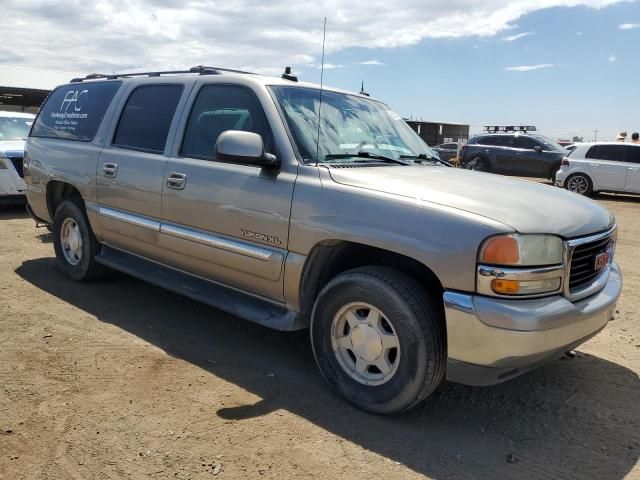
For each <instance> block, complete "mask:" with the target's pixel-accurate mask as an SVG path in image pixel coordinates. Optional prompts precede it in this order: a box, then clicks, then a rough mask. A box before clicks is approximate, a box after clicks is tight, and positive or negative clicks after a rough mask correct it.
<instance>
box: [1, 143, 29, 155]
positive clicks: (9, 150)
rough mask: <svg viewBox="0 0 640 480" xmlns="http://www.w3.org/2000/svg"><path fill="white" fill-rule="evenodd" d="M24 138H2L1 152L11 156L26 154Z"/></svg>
mask: <svg viewBox="0 0 640 480" xmlns="http://www.w3.org/2000/svg"><path fill="white" fill-rule="evenodd" d="M24 144H25V141H24V140H2V141H0V153H2V154H4V155H10V156H20V157H21V156H22V155H24Z"/></svg>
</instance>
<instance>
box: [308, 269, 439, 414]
mask: <svg viewBox="0 0 640 480" xmlns="http://www.w3.org/2000/svg"><path fill="white" fill-rule="evenodd" d="M311 343H312V347H313V353H314V355H315V358H316V362H317V364H318V367H319V368H320V372H321V373H322V375H323V377H324V378H325V380H326V381H327V382H328V383H329V385H330V386H331V387H332V388H333V389H334V390H335V391H336V392H337V393H338V394H340V395H341V396H342V397H344V398H345V399H346V400H347V401H349V402H351V403H353V404H354V405H356V406H357V407H359V408H362V409H364V410H367V411H370V412H373V413H385V414H387V413H396V412H401V411H404V410H408V409H410V408H412V407H413V406H415V405H417V404H418V403H419V402H421V401H422V400H424V399H425V398H426V397H427V396H428V395H429V394H430V393H431V392H432V391H433V390H434V389H435V388H436V387H438V385H440V383H441V382H442V381H443V379H444V376H445V369H446V359H447V354H446V340H445V333H444V319H443V318H442V313H441V309H440V308H439V307H438V304H437V303H436V302H435V301H434V299H430V298H428V296H427V295H426V294H425V292H424V291H423V289H422V288H421V287H420V285H418V284H417V283H416V282H415V281H414V280H413V279H412V278H411V277H409V276H408V275H405V274H404V273H402V272H399V271H396V270H393V269H391V268H387V267H362V268H356V269H354V270H349V271H347V272H345V273H342V274H340V275H338V276H337V277H335V278H334V279H333V280H331V281H330V282H329V283H328V284H327V286H326V287H325V288H324V289H323V290H322V292H320V295H319V296H318V299H317V300H316V303H315V306H314V309H313V314H312V323H311Z"/></svg>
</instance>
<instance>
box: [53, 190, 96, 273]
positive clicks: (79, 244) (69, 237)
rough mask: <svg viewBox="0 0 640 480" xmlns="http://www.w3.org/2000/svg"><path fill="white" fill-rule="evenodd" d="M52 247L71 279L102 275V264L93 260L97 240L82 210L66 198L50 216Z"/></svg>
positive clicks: (59, 262)
mask: <svg viewBox="0 0 640 480" xmlns="http://www.w3.org/2000/svg"><path fill="white" fill-rule="evenodd" d="M52 231H53V248H54V250H55V252H56V258H57V260H58V264H59V265H60V267H61V268H62V270H64V272H65V273H66V274H67V276H69V277H70V278H71V279H73V280H77V281H87V280H93V279H95V278H98V277H100V276H102V274H103V273H104V270H105V267H103V266H102V265H100V264H99V263H97V262H96V260H95V257H96V255H97V254H98V253H100V243H98V240H96V237H95V236H94V235H93V231H92V230H91V226H90V225H89V220H88V219H87V216H86V215H85V213H84V211H83V210H82V209H81V208H80V207H79V206H78V205H77V204H76V203H75V202H72V201H70V200H66V201H64V202H62V204H61V205H60V206H59V207H58V209H57V210H56V213H55V215H54V218H53V228H52Z"/></svg>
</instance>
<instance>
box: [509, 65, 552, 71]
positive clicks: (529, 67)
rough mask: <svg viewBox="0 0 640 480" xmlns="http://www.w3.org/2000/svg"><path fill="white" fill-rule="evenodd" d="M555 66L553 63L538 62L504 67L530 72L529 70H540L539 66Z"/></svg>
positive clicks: (510, 69)
mask: <svg viewBox="0 0 640 480" xmlns="http://www.w3.org/2000/svg"><path fill="white" fill-rule="evenodd" d="M551 67H555V65H554V64H553V63H540V64H538V65H519V66H517V67H505V70H509V71H510V72H530V71H531V70H540V69H541V68H551Z"/></svg>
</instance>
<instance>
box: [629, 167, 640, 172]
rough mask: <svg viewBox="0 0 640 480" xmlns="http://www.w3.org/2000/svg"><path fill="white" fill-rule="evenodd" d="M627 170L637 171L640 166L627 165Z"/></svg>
mask: <svg viewBox="0 0 640 480" xmlns="http://www.w3.org/2000/svg"><path fill="white" fill-rule="evenodd" d="M627 170H629V171H630V172H637V171H638V170H640V167H627Z"/></svg>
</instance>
